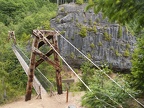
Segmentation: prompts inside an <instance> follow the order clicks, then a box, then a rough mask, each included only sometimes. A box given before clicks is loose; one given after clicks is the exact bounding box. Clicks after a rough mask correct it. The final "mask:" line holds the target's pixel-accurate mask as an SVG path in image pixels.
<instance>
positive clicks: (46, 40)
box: [33, 30, 62, 94]
mask: <svg viewBox="0 0 144 108" xmlns="http://www.w3.org/2000/svg"><path fill="white" fill-rule="evenodd" d="M33 34H34V35H35V36H36V37H37V38H39V39H40V40H42V41H43V42H44V43H46V44H47V45H49V44H51V45H52V46H53V47H54V48H55V50H56V51H58V43H57V33H56V32H52V33H51V35H53V36H52V38H51V39H52V42H50V41H49V38H48V37H49V35H50V31H46V30H43V31H39V30H33ZM44 34H46V37H45V36H44ZM42 44H43V43H42ZM35 53H36V54H38V55H39V56H40V57H41V58H42V59H44V60H46V61H47V62H49V63H50V64H51V65H53V66H54V67H55V69H56V83H57V92H58V94H62V80H61V73H60V71H61V69H60V68H59V67H60V62H59V58H58V54H57V53H56V52H53V55H54V63H55V64H54V63H53V62H50V60H49V59H48V57H47V56H46V55H44V54H42V53H40V52H39V51H38V50H35Z"/></svg>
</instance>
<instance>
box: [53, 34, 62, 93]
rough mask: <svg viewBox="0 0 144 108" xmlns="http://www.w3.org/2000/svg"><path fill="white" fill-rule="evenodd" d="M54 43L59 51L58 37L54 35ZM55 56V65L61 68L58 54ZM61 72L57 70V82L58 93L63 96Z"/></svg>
mask: <svg viewBox="0 0 144 108" xmlns="http://www.w3.org/2000/svg"><path fill="white" fill-rule="evenodd" d="M53 42H54V48H55V50H56V51H58V43H57V36H56V35H54V38H53ZM58 52H59V51H58ZM53 54H54V61H55V63H56V64H57V65H58V66H60V61H59V57H58V54H57V53H56V52H54V53H53ZM60 71H61V70H60V69H58V68H56V82H57V92H58V94H62V93H63V92H62V79H61V73H60Z"/></svg>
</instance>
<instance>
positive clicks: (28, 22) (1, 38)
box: [0, 0, 57, 104]
mask: <svg viewBox="0 0 144 108" xmlns="http://www.w3.org/2000/svg"><path fill="white" fill-rule="evenodd" d="M0 7H1V9H0V28H1V30H0V46H1V47H0V56H1V57H0V69H1V71H0V104H2V103H5V102H6V101H7V100H8V101H9V100H10V99H12V98H16V97H17V96H19V95H21V94H24V93H25V88H26V83H27V76H26V74H25V73H24V71H23V69H22V67H21V65H20V63H19V62H18V60H17V58H16V57H15V55H14V53H13V52H12V49H11V44H9V43H8V42H10V43H11V40H9V41H8V31H9V30H14V31H15V34H16V38H17V43H18V44H19V45H20V46H23V48H26V45H27V43H28V41H31V40H30V34H31V32H32V30H33V29H50V21H49V20H50V19H51V18H52V17H54V16H55V15H56V10H57V5H56V4H54V3H50V2H49V1H48V0H46V1H44V0H0ZM22 44H23V45H22ZM43 69H44V68H43ZM46 70H50V71H51V72H53V71H52V69H51V68H49V69H45V70H44V71H46ZM53 78H54V77H53ZM52 80H53V79H52Z"/></svg>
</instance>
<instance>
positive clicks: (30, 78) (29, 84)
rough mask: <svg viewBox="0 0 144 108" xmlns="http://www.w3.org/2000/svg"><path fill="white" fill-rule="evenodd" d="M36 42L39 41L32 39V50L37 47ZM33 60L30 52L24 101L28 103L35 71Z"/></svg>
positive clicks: (33, 56)
mask: <svg viewBox="0 0 144 108" xmlns="http://www.w3.org/2000/svg"><path fill="white" fill-rule="evenodd" d="M38 41H39V39H38V38H37V37H34V40H33V44H32V48H37V47H38ZM32 50H33V49H32ZM35 60H36V56H35V54H34V53H33V51H32V52H31V59H30V65H29V72H28V82H27V88H26V95H25V101H28V100H30V99H31V93H32V85H33V79H34V70H35Z"/></svg>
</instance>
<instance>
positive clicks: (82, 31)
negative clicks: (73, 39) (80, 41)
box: [79, 26, 87, 38]
mask: <svg viewBox="0 0 144 108" xmlns="http://www.w3.org/2000/svg"><path fill="white" fill-rule="evenodd" d="M79 35H80V36H81V37H82V38H84V37H86V36H87V28H86V27H85V26H81V28H80V32H79Z"/></svg>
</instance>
